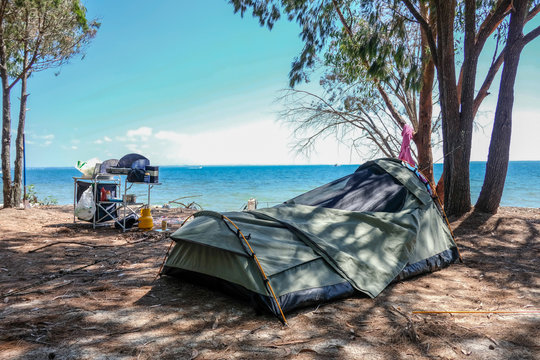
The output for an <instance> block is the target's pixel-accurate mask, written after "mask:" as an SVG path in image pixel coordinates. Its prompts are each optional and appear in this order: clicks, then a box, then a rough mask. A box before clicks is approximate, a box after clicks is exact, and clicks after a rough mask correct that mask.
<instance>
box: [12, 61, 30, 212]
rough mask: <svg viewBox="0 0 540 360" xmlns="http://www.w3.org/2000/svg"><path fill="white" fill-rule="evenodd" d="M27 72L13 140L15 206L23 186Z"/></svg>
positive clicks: (22, 78)
mask: <svg viewBox="0 0 540 360" xmlns="http://www.w3.org/2000/svg"><path fill="white" fill-rule="evenodd" d="M27 58H28V57H27V56H26V54H25V59H24V63H25V66H26V63H27ZM27 80H28V72H25V73H24V74H23V76H22V77H21V102H20V105H21V106H20V108H19V124H18V126H17V138H16V139H15V171H14V174H13V185H12V194H13V201H14V202H15V203H16V204H20V203H21V193H22V186H23V156H24V141H23V139H24V126H25V122H26V103H27V99H28V94H27V93H26V83H27Z"/></svg>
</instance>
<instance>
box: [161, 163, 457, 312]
mask: <svg viewBox="0 0 540 360" xmlns="http://www.w3.org/2000/svg"><path fill="white" fill-rule="evenodd" d="M223 215H224V216H226V217H227V218H229V219H230V220H231V221H233V222H234V224H235V225H236V226H238V228H239V229H240V230H241V232H242V234H243V235H244V236H245V237H246V239H248V241H249V243H250V245H251V248H252V249H253V250H254V252H255V254H256V256H257V259H258V261H259V263H260V265H261V267H262V269H263V270H264V272H265V273H266V276H267V277H268V280H269V283H270V285H271V287H272V289H273V291H274V292H275V295H276V297H277V300H278V303H279V305H280V307H281V308H282V309H283V311H290V310H292V309H294V308H297V307H300V306H305V305H309V304H318V303H321V302H326V301H329V300H332V299H336V298H341V297H345V296H350V295H352V294H354V293H363V294H365V295H367V296H370V297H375V296H377V295H378V294H380V293H381V292H382V291H383V290H384V289H385V288H386V287H387V286H388V285H389V284H390V283H391V282H393V281H397V280H402V279H406V278H409V277H411V276H416V275H419V274H422V273H425V272H430V271H435V270H437V269H440V268H442V267H445V266H447V265H449V264H450V263H453V262H455V261H457V260H458V254H457V248H456V244H455V242H454V240H453V238H452V235H451V232H450V230H449V228H448V226H447V224H446V223H445V220H444V218H443V217H442V215H441V212H440V210H439V208H438V206H437V204H436V203H435V202H434V201H433V199H432V198H431V196H430V195H429V193H428V191H427V190H426V186H425V185H424V184H423V183H422V181H421V180H420V179H419V178H418V177H417V176H416V175H415V173H414V172H413V171H411V170H409V169H408V168H407V167H405V166H404V165H403V164H402V163H401V162H400V161H397V160H392V159H380V160H376V161H371V162H368V163H366V164H364V165H362V166H360V167H359V168H358V170H357V171H356V172H355V173H353V174H351V175H348V176H345V177H343V178H341V179H338V180H336V181H333V182H331V183H329V184H326V185H323V186H321V187H319V188H316V189H313V190H311V191H308V192H307V193H305V194H302V195H299V196H297V197H295V198H293V199H291V200H289V201H286V202H285V203H283V204H281V205H278V206H276V207H272V208H265V209H258V210H256V211H247V212H229V213H224V214H223ZM171 238H172V239H173V240H174V241H175V242H176V244H175V246H174V248H173V250H172V252H171V254H170V255H169V257H168V259H167V261H166V264H165V267H164V273H165V274H179V273H182V272H183V273H184V275H186V274H189V275H186V276H184V277H188V278H189V277H192V278H193V274H197V276H196V277H197V278H202V279H212V281H205V282H206V283H207V284H209V286H211V287H216V286H215V283H216V281H217V282H218V283H220V284H222V285H220V287H226V288H227V289H229V290H230V289H236V292H238V293H239V294H240V293H242V294H244V295H245V294H247V295H248V297H249V298H250V300H251V301H252V303H254V305H255V306H256V307H260V308H263V309H267V310H269V311H270V312H272V313H274V314H276V315H277V316H278V317H279V309H278V307H277V304H276V303H275V300H273V298H272V296H270V295H271V294H269V291H268V288H267V286H266V284H265V281H264V280H263V277H262V276H261V274H260V271H259V269H258V267H257V266H256V263H255V261H254V259H253V258H252V257H251V256H250V253H249V251H246V248H245V246H244V245H243V243H242V241H241V238H240V236H239V233H235V231H234V230H233V229H231V227H230V226H229V225H228V224H227V222H226V221H224V220H223V218H222V217H221V214H218V213H213V212H208V211H203V212H199V213H197V214H195V218H194V220H193V221H192V222H190V223H188V224H187V225H185V226H184V227H182V228H180V229H179V230H177V231H176V232H175V233H173V234H172V235H171Z"/></svg>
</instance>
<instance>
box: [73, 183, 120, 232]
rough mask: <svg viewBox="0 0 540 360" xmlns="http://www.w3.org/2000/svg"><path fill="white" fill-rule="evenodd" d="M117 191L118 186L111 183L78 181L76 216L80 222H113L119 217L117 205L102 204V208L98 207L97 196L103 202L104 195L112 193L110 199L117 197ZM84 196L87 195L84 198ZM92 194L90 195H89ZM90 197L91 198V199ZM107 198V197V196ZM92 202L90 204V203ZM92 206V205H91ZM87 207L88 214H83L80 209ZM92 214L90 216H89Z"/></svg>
mask: <svg viewBox="0 0 540 360" xmlns="http://www.w3.org/2000/svg"><path fill="white" fill-rule="evenodd" d="M116 191H117V185H116V184H109V183H94V182H88V181H76V182H75V192H76V193H75V199H76V206H75V216H76V217H77V218H78V219H79V220H84V221H94V216H95V222H96V223H101V222H105V221H109V220H113V219H114V218H116V217H117V209H116V204H102V205H101V206H96V203H95V202H96V196H94V194H96V193H97V194H98V195H97V198H98V199H100V200H101V196H102V194H107V193H110V195H109V196H110V197H113V198H114V197H115V196H116ZM83 194H84V195H85V196H84V198H83ZM88 194H90V195H88ZM89 196H90V197H89ZM105 196H106V195H105ZM89 202H90V203H89ZM89 204H91V205H89ZM82 207H85V208H86V209H87V211H86V212H84V213H81V212H80V210H78V209H80V208H82ZM88 212H90V214H88Z"/></svg>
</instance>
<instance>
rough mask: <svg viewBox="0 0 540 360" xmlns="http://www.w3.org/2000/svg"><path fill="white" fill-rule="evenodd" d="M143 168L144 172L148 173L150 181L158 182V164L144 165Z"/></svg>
mask: <svg viewBox="0 0 540 360" xmlns="http://www.w3.org/2000/svg"><path fill="white" fill-rule="evenodd" d="M144 170H145V172H147V173H148V174H150V182H151V183H158V182H159V166H150V165H146V167H145V168H144Z"/></svg>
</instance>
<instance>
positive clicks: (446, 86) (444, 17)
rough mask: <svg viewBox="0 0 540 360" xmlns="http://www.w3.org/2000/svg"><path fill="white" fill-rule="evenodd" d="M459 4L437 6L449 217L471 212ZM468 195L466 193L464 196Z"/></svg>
mask: <svg viewBox="0 0 540 360" xmlns="http://www.w3.org/2000/svg"><path fill="white" fill-rule="evenodd" d="M455 9H456V1H455V0H451V1H449V0H439V1H438V2H437V6H436V10H437V57H438V61H437V64H438V67H437V76H438V80H439V96H440V103H441V115H442V131H443V154H444V169H443V174H444V203H445V210H446V212H447V213H448V214H449V215H459V214H462V213H463V212H466V211H468V210H469V208H470V195H469V192H468V189H469V188H468V186H469V170H468V169H464V168H463V167H464V165H468V163H467V162H466V161H464V155H466V152H464V147H465V146H466V144H463V143H461V141H462V140H463V135H465V134H462V132H461V126H460V125H461V121H460V120H461V119H460V112H459V102H458V93H457V85H456V68H455V61H454V14H455ZM464 191H467V192H466V193H463V192H464Z"/></svg>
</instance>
